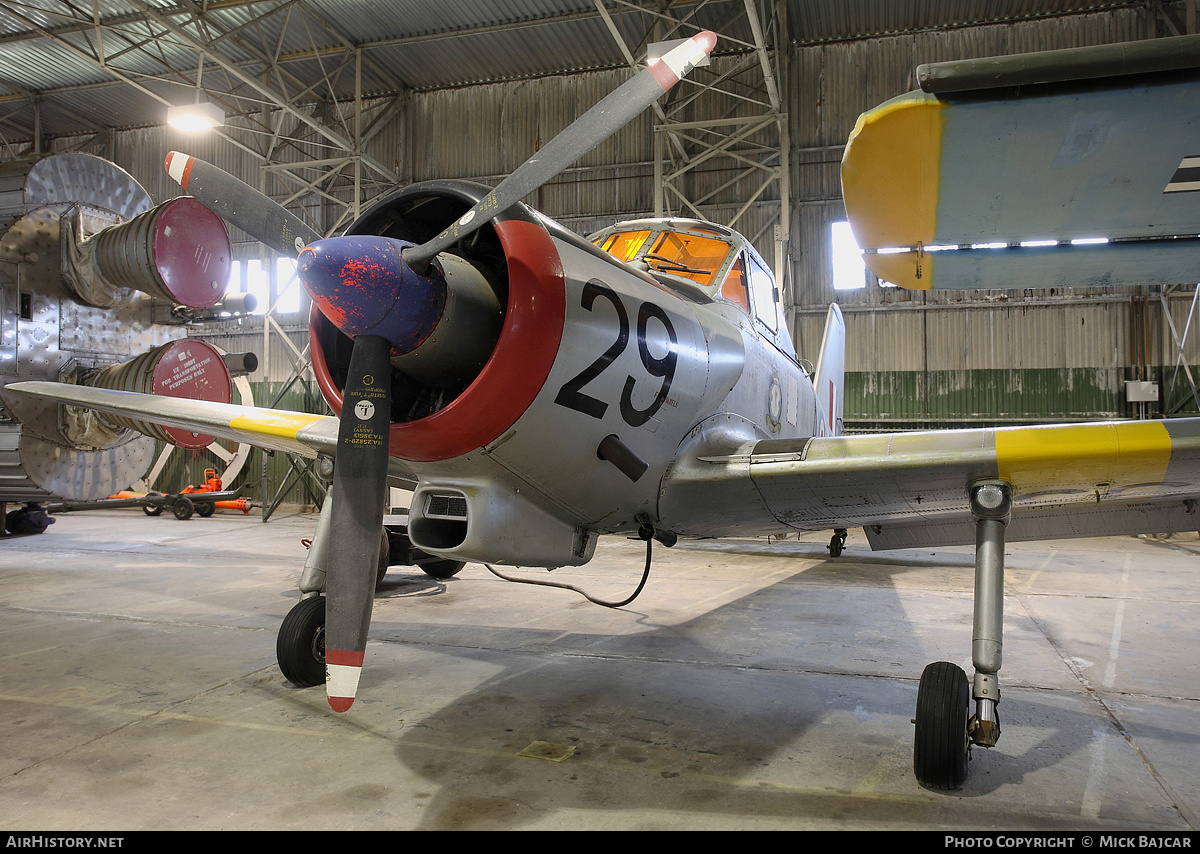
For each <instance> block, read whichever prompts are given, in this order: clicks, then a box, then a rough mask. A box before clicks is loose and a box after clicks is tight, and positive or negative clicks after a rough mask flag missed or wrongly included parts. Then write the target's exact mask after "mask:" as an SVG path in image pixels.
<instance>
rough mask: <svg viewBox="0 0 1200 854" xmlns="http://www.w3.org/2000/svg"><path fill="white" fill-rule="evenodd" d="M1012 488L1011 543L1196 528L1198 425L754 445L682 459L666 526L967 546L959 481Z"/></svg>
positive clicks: (970, 536) (963, 487)
mask: <svg viewBox="0 0 1200 854" xmlns="http://www.w3.org/2000/svg"><path fill="white" fill-rule="evenodd" d="M987 480H1004V481H1007V482H1009V483H1010V484H1012V492H1013V512H1012V520H1011V522H1010V524H1009V526H1008V531H1007V532H1006V539H1009V540H1032V539H1047V538H1057V537H1072V536H1103V535H1108V534H1119V533H1159V532H1167V531H1175V530H1197V529H1200V516H1198V515H1196V506H1197V499H1200V419H1178V420H1169V421H1125V422H1100V423H1091V424H1062V425H1047V426H1038V427H1004V428H988V429H969V430H936V431H934V430H930V431H919V432H910V433H888V434H862V435H844V436H839V437H827V438H813V439H797V440H774V439H773V440H766V441H760V442H751V443H748V444H746V445H743V446H741V447H738V448H731V449H729V451H728V452H727V453H709V454H705V455H701V456H694V457H691V458H687V459H680V460H679V462H678V463H677V465H676V466H675V467H674V469H673V470H672V471H671V472H670V473H669V475H668V477H667V479H666V481H665V482H664V484H663V491H662V506H661V511H662V512H661V515H662V519H663V524H664V525H665V526H667V527H670V528H671V529H673V530H677V531H678V532H679V533H681V534H684V533H687V534H689V535H693V536H729V535H736V534H738V533H743V534H745V533H768V532H770V530H771V528H772V526H774V528H775V530H776V531H778V530H779V528H780V527H781V526H786V527H791V528H794V529H800V530H828V529H835V528H852V527H863V528H864V529H865V530H866V533H867V537H868V539H869V540H870V543H871V546H872V548H876V549H881V548H904V547H915V546H931V545H950V544H967V543H974V542H975V528H974V524H973V520H972V517H971V511H970V505H969V499H968V489H969V487H970V486H971V485H972V484H974V483H977V482H979V481H987Z"/></svg>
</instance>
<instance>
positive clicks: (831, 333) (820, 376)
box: [813, 304, 846, 436]
mask: <svg viewBox="0 0 1200 854" xmlns="http://www.w3.org/2000/svg"><path fill="white" fill-rule="evenodd" d="M845 387H846V321H844V320H843V319H842V310H841V309H840V308H838V307H837V305H836V304H835V305H831V306H829V317H828V319H827V320H826V321H825V337H824V338H823V339H822V340H821V355H820V357H819V358H818V360H817V373H816V376H815V377H814V378H813V388H814V390H815V391H816V393H817V406H819V407H820V409H821V413H822V415H823V417H824V422H825V427H826V429H827V430H828V431H829V434H831V435H834V436H837V435H839V434H841V432H842V412H843V410H842V396H843V392H844V391H845Z"/></svg>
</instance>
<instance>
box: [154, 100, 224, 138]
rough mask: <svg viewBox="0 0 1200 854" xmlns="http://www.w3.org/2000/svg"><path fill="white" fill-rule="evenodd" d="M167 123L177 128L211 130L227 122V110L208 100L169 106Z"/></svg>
mask: <svg viewBox="0 0 1200 854" xmlns="http://www.w3.org/2000/svg"><path fill="white" fill-rule="evenodd" d="M167 124H169V125H170V126H171V127H173V128H175V129H176V130H185V131H198V130H211V129H212V128H216V127H220V126H221V125H223V124H225V111H224V110H222V109H221V108H220V107H218V106H217V105H216V104H210V103H209V102H208V101H200V102H198V103H195V104H184V105H183V106H181V107H168V108H167Z"/></svg>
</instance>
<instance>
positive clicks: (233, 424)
mask: <svg viewBox="0 0 1200 854" xmlns="http://www.w3.org/2000/svg"><path fill="white" fill-rule="evenodd" d="M6 391H15V392H22V393H25V394H32V395H35V396H37V397H44V398H49V399H51V400H57V401H59V402H61V403H67V404H71V405H72V406H79V407H83V408H85V409H94V410H97V411H100V412H109V413H112V414H114V415H122V416H125V417H127V418H135V419H140V420H143V421H151V422H153V423H155V424H165V425H166V426H168V427H177V428H179V429H182V430H194V431H196V432H198V433H206V434H209V435H212V436H216V437H217V438H219V439H228V440H230V441H233V442H247V443H249V444H251V445H255V446H257V447H259V448H265V449H267V450H270V451H283V452H284V453H288V454H294V455H296V456H303V457H310V458H311V457H315V456H317V455H318V454H324V455H327V456H330V457H332V456H333V455H334V452H335V450H336V448H337V435H338V419H337V418H335V417H334V416H332V415H312V414H309V413H304V412H289V411H286V410H279V409H266V408H262V407H257V406H238V405H236V404H232V403H210V402H207V401H201V400H187V399H183V398H175V397H163V396H158V395H153V394H138V393H136V392H130V391H114V390H112V389H102V388H90V387H88V386H79V385H71V384H68V383H52V382H18V383H11V384H9V385H8V386H6Z"/></svg>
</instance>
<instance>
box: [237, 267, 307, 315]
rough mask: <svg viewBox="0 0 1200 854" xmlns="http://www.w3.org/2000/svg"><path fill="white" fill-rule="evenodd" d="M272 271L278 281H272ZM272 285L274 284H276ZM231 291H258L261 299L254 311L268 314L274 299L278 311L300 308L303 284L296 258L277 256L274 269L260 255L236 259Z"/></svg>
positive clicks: (257, 297)
mask: <svg viewBox="0 0 1200 854" xmlns="http://www.w3.org/2000/svg"><path fill="white" fill-rule="evenodd" d="M272 273H274V280H275V281H274V282H273V283H272V281H271V279H272ZM272 285H274V286H273V287H272ZM228 290H229V293H240V294H254V299H255V300H256V301H257V302H258V305H257V307H256V308H255V309H254V314H266V313H267V309H269V308H270V307H271V304H272V302H273V301H274V300H278V304H277V305H276V306H275V313H276V314H294V313H296V312H298V311H300V291H301V290H302V286H301V285H300V280H299V279H298V278H297V277H296V262H295V261H294V260H293V259H291V258H283V257H279V258H276V259H275V266H274V270H272V269H271V268H270V267H264V266H263V263H262V262H261V261H259V260H257V259H251V260H249V261H234V262H233V268H232V270H231V271H230V273H229V289H228Z"/></svg>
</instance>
